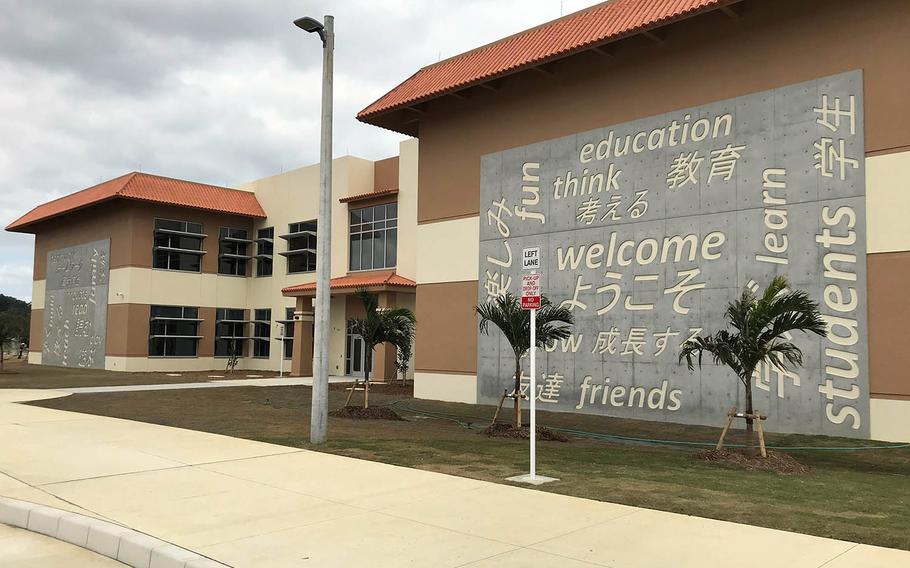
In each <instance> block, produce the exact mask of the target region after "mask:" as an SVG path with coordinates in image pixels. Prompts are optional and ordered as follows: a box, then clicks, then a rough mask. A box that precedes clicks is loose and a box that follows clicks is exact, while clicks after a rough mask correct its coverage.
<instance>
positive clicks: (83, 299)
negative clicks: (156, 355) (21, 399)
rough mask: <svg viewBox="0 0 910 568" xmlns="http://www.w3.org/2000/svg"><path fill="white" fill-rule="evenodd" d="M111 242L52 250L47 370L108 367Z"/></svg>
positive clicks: (44, 356)
mask: <svg viewBox="0 0 910 568" xmlns="http://www.w3.org/2000/svg"><path fill="white" fill-rule="evenodd" d="M110 250H111V242H110V240H109V239H105V240H100V241H93V242H90V243H86V244H83V245H77V246H72V247H66V248H61V249H57V250H53V251H50V252H49V253H48V255H47V281H46V284H45V299H44V348H43V351H42V358H41V362H42V364H44V365H59V366H63V367H86V368H92V369H103V368H104V354H105V351H104V349H105V345H104V343H105V334H106V332H107V293H108V275H109V270H110Z"/></svg>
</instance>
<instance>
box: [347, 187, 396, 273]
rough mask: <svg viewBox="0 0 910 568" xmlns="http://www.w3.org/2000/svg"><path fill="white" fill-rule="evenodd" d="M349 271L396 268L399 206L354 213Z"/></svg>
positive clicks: (374, 208) (357, 210)
mask: <svg viewBox="0 0 910 568" xmlns="http://www.w3.org/2000/svg"><path fill="white" fill-rule="evenodd" d="M350 217H351V231H350V233H351V237H350V238H351V249H350V259H351V260H350V270H352V271H353V270H376V269H378V268H394V267H395V264H396V263H397V262H398V204H397V203H389V204H386V205H374V206H372V207H364V208H362V209H354V210H352V211H351V212H350Z"/></svg>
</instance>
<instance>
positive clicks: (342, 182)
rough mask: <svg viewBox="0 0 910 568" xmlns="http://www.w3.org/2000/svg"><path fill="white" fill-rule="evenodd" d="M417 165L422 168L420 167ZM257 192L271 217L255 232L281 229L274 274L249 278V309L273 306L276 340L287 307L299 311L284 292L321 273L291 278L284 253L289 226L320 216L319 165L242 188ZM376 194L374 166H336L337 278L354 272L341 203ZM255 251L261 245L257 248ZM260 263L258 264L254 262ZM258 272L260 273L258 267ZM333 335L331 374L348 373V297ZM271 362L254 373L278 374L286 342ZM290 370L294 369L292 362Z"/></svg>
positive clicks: (250, 364) (335, 305)
mask: <svg viewBox="0 0 910 568" xmlns="http://www.w3.org/2000/svg"><path fill="white" fill-rule="evenodd" d="M415 167H416V165H415ZM240 188H241V189H246V190H249V191H253V192H255V193H256V198H257V199H258V200H259V202H260V204H262V208H263V209H265V211H266V213H267V214H268V217H266V218H265V219H262V220H259V221H257V222H256V224H255V227H254V232H255V231H258V230H259V229H261V228H264V227H274V228H275V246H274V255H273V259H272V261H273V266H272V275H271V276H264V277H256V276H252V277H250V278H247V279H246V280H247V295H246V298H245V303H244V305H245V306H246V307H247V308H249V309H250V310H251V312H250V313H251V315H252V314H253V310H256V309H264V308H269V309H271V310H272V321H273V324H272V327H271V332H272V338H275V337H278V333H279V329H278V328H277V327H276V325H275V323H274V322H276V321H277V320H282V319H284V314H285V308H293V307H294V305H295V298H286V297H284V296H283V295H282V294H281V289H282V288H285V287H288V286H294V285H297V284H305V283H310V282H314V281H315V280H316V273H315V272H311V273H303V274H288V273H287V261H286V259H285V257H283V256H281V255H279V254H278V253H279V252H281V251H284V250H287V242H286V241H285V240H284V239H281V238H280V237H279V235H283V234H286V233H287V232H288V225H289V224H290V223H296V222H299V221H309V220H311V219H318V218H319V165H318V164H316V165H312V166H307V167H304V168H298V169H295V170H291V171H288V172H284V173H282V174H278V175H274V176H269V177H266V178H263V179H260V180H256V181H253V182H249V183H246V184H243V185H241V186H240ZM372 190H373V162H371V161H369V160H364V159H362V158H356V157H352V156H345V157H342V158H336V159H335V160H334V161H333V163H332V255H331V256H332V258H331V262H332V267H331V276H332V278H337V277H340V276H344V275H346V274H347V268H348V210H347V205H346V204H344V203H339V201H338V200H339V199H341V198H343V197H347V196H349V195H357V194H360V193H367V192H370V191H372ZM254 247H255V245H254ZM254 262H255V261H254ZM253 274H255V265H254V270H253ZM331 309H332V322H331V327H332V332H331V343H330V346H329V351H330V353H329V358H330V364H329V372H330V373H332V374H336V373H342V372H343V371H344V339H345V338H344V334H345V317H344V301H343V299H341V300H339V299H335V298H333V300H332V308H331ZM271 345H272V347H271V349H270V352H269V358H268V359H256V358H252V357H248V358H247V361H246V363H245V365H246V367H245V368H248V369H271V370H278V369H279V367H280V365H281V357H282V350H281V345H280V342H278V341H274V340H273V341H272V344H271ZM284 367H285V369H286V370H288V369H290V361H288V360H285V362H284Z"/></svg>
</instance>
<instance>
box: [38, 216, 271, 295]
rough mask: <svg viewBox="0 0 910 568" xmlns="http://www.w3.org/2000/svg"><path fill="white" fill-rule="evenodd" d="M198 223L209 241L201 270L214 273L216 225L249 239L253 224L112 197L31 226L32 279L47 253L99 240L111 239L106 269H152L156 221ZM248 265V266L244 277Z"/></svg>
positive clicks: (43, 267) (43, 265) (41, 268)
mask: <svg viewBox="0 0 910 568" xmlns="http://www.w3.org/2000/svg"><path fill="white" fill-rule="evenodd" d="M156 217H160V218H166V219H177V220H181V221H193V222H196V223H202V228H203V232H205V233H206V234H207V235H208V237H207V238H206V239H205V240H204V241H203V249H204V250H206V251H207V254H205V255H204V256H203V257H202V271H203V272H206V273H217V272H218V232H219V229H220V228H221V227H231V228H235V229H246V230H247V231H248V232H249V234H250V235H252V234H253V233H252V231H253V221H252V220H251V219H249V218H247V217H240V216H237V215H225V214H220V213H214V212H210V211H201V210H197V209H187V208H182V207H172V206H167V205H157V204H153V203H142V202H137V201H128V200H123V199H117V200H114V201H110V202H107V203H102V204H99V205H96V206H93V207H89V208H87V209H83V210H80V211H75V212H73V213H70V214H67V215H64V216H62V217H58V218H56V219H52V220H50V221H48V222H46V223H43V224H41V225H39V226H38V227H37V228H36V234H35V259H34V275H33V279H35V280H40V279H43V278H45V277H46V268H47V253H48V252H49V251H52V250H56V249H59V248H62V247H68V246H73V245H78V244H82V243H86V242H89V241H94V240H100V239H108V238H109V239H111V259H110V266H111V268H122V267H125V266H138V267H143V268H150V267H151V266H152V240H153V237H154V235H153V231H154V226H155V218H156ZM252 264H253V263H252V262H248V263H247V275H250V274H251V272H250V271H251V269H252Z"/></svg>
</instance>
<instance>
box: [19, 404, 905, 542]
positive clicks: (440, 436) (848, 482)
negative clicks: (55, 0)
mask: <svg viewBox="0 0 910 568" xmlns="http://www.w3.org/2000/svg"><path fill="white" fill-rule="evenodd" d="M344 396H345V393H344V392H343V391H341V390H340V387H337V386H333V390H332V392H331V393H330V407H331V408H338V407H340V406H341V405H342V404H343V402H344ZM402 398H407V395H406V393H403V392H401V391H400V390H399V391H397V392H396V391H394V390H393V391H387V392H385V393H383V387H376V388H374V389H373V390H372V392H371V395H370V400H371V404H390V403H393V402H394V401H396V400H400V399H402ZM35 404H37V405H40V406H45V407H51V408H60V409H64V410H73V411H77V412H87V413H92V414H102V415H106V416H116V417H122V418H128V419H132V420H140V421H145V422H152V423H156V424H165V425H170V426H180V427H183V428H190V429H195V430H203V431H207V432H215V433H219V434H226V435H229V436H237V437H241V438H249V439H254V440H261V441H265V442H272V443H276V444H283V445H288V446H296V447H302V448H310V445H309V443H308V442H307V439H308V428H309V406H310V389H309V388H306V387H269V388H262V387H260V388H255V387H236V388H224V389H196V390H183V391H155V392H128V393H106V394H85V395H73V396H69V397H66V398H61V399H53V400H45V401H40V402H37V403H35ZM406 405H407V406H409V407H411V408H414V409H418V410H420V411H422V412H423V411H427V412H433V413H442V414H447V415H454V416H459V417H462V418H461V420H460V421H461V422H473V423H475V424H478V425H485V422H484V420H488V418H486V419H484V418H483V417H489V416H492V410H493V409H492V408H491V407H485V406H473V405H465V404H449V403H440V402H431V401H422V400H413V399H408V400H407V402H406ZM398 408H399V409H402V406H401V405H399V406H398ZM400 413H401V414H402V416H403V417H404V418H406V419H407V420H406V421H404V422H393V421H360V422H358V421H351V420H344V419H337V418H331V419H330V420H329V442H328V443H326V444H325V445H322V446H319V447H314V448H312V449H318V450H320V451H326V452H332V453H337V454H342V455H346V456H353V457H358V458H364V459H370V460H375V461H381V462H386V463H392V464H396V465H403V466H408V467H415V468H420V469H426V470H431V471H438V472H443V473H449V474H454V475H461V476H465V477H472V478H477V479H483V480H487V481H493V482H498V483H505V481H504V478H505V477H507V476H510V475H515V474H519V473H522V472H526V471H527V467H528V461H527V459H528V457H527V456H528V448H527V443H526V442H525V441H521V440H507V439H489V438H486V437H485V436H483V435H480V434H479V433H478V432H477V430H476V429H469V428H465V427H464V426H463V425H461V424H459V423H458V422H455V421H452V420H448V419H442V418H426V417H424V416H422V415H419V414H416V413H415V412H413V411H408V410H403V409H402V410H400ZM472 417H476V418H472ZM505 417H506V418H507V419H508V418H510V416H509V413H506V416H505ZM540 422H541V423H542V424H545V425H548V426H555V427H563V428H574V429H579V430H587V431H593V432H601V433H609V434H616V435H627V436H637V437H645V438H659V439H673V440H698V441H711V440H715V439H716V437H717V432H718V430H717V429H714V428H705V427H691V426H681V425H674V424H662V423H654V422H642V421H634V420H619V419H610V418H603V417H594V416H580V415H569V414H554V413H545V412H541V413H540ZM769 444H771V445H779V446H806V445H809V446H827V447H836V446H844V445H849V446H862V445H866V446H869V445H872V443H870V442H857V441H855V440H845V439H837V438H825V437H813V436H795V435H773V434H772V435H769ZM694 453H695V450H694V449H692V448H685V447H672V446H665V445H652V446H643V445H635V444H628V443H611V442H603V441H595V440H582V439H575V440H573V441H571V442H569V443H558V442H549V443H544V444H541V445H540V446H539V449H538V458H539V465H538V471H540V472H541V473H542V474H545V475H549V476H553V477H557V478H559V479H560V481H558V482H556V483H552V484H549V485H545V486H542V487H541V488H540V489H541V490H543V491H552V492H555V493H563V494H566V495H575V496H578V497H585V498H590V499H597V500H602V501H611V502H615V503H623V504H627V505H636V506H641V507H649V508H653V509H661V510H665V511H674V512H678V513H685V514H690V515H699V516H703V517H710V518H715V519H723V520H729V521H735V522H741V523H748V524H753V525H760V526H766V527H772V528H777V529H784V530H790V531H798V532H803V533H809V534H814V535H819V536H826V537H832V538H839V539H845V540H851V541H858V542H863V543H869V544H875V545H880V546H889V547H897V548H904V549H910V449H907V448H904V449H891V450H866V451H855V452H842V451H836V452H835V451H827V452H826V451H812V452H808V451H801V452H792V455H793V456H794V457H796V458H797V459H798V460H799V461H801V462H802V463H804V464H806V465H808V466H811V467H812V472H811V473H809V474H807V475H799V476H788V475H780V474H776V473H768V472H760V471H748V470H742V469H735V468H733V467H729V466H723V465H718V464H716V463H707V462H703V461H699V460H696V459H694V457H693V454H694Z"/></svg>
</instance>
